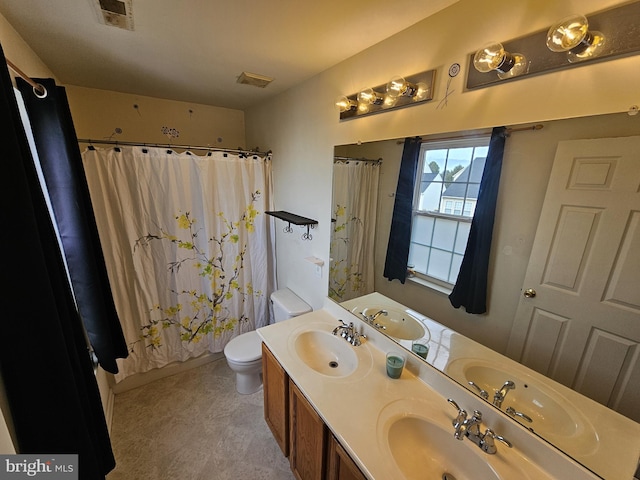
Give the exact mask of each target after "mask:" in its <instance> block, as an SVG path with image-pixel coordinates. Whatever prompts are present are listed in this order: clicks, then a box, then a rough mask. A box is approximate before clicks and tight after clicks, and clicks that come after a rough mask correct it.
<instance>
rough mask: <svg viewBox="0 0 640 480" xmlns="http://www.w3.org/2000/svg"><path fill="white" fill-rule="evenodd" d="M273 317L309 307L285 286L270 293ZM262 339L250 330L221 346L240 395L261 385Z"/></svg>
mask: <svg viewBox="0 0 640 480" xmlns="http://www.w3.org/2000/svg"><path fill="white" fill-rule="evenodd" d="M271 304H272V305H273V320H274V322H281V321H282V320H287V319H289V318H293V317H297V316H298V315H302V314H303V313H307V312H310V311H311V310H312V309H311V307H310V306H309V305H308V304H307V303H305V301H304V300H302V299H301V298H300V297H298V296H297V295H296V294H295V293H293V292H292V291H291V290H289V289H288V288H284V289H282V290H277V291H275V292H273V293H272V294H271ZM261 343H262V340H261V339H260V336H259V335H258V333H257V332H256V331H255V330H253V331H251V332H247V333H243V334H242V335H238V336H237V337H235V338H233V339H232V340H231V341H230V342H229V343H227V345H226V346H225V347H224V356H225V357H227V363H228V364H229V368H231V370H233V371H234V372H236V390H237V391H238V393H241V394H250V393H255V392H257V391H258V390H260V387H262V345H261Z"/></svg>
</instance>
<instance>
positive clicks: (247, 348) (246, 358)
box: [224, 330, 262, 363]
mask: <svg viewBox="0 0 640 480" xmlns="http://www.w3.org/2000/svg"><path fill="white" fill-rule="evenodd" d="M224 355H225V357H227V359H228V360H231V361H232V362H235V363H252V362H257V361H261V359H262V339H261V338H260V335H258V332H256V331H255V330H252V331H251V332H247V333H243V334H242V335H238V336H237V337H235V338H233V339H231V341H230V342H229V343H227V345H226V346H225V347H224Z"/></svg>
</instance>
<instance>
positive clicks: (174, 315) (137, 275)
mask: <svg viewBox="0 0 640 480" xmlns="http://www.w3.org/2000/svg"><path fill="white" fill-rule="evenodd" d="M82 158H83V164H84V168H85V170H86V175H87V181H88V184H89V190H90V193H91V199H92V203H93V206H94V210H95V215H96V221H97V224H98V230H99V233H100V238H101V243H102V244H103V250H104V254H105V261H106V264H107V270H108V273H109V278H110V282H111V284H112V290H113V295H114V299H115V303H116V308H117V310H118V314H119V316H120V319H121V321H122V323H123V325H122V327H123V331H124V334H125V338H126V340H127V344H128V347H129V351H130V354H129V357H128V358H127V359H124V360H120V359H119V360H118V366H119V373H118V374H117V375H116V381H120V380H122V379H124V378H125V377H127V376H129V375H131V374H133V373H139V372H145V371H148V370H151V369H153V368H159V367H163V366H165V365H167V364H169V363H171V362H175V361H184V360H187V359H189V358H192V357H197V356H200V355H202V354H203V353H205V352H221V351H222V350H223V349H224V346H225V345H226V343H227V342H228V341H229V340H231V339H232V338H233V337H234V336H237V335H239V334H240V333H244V332H247V331H250V330H253V329H256V328H258V327H261V326H264V325H267V324H268V323H269V301H268V300H269V294H270V293H271V292H272V291H273V289H274V286H275V268H274V265H275V258H274V255H275V253H274V248H273V243H274V230H273V225H272V222H273V221H272V220H271V219H270V217H269V216H268V215H265V214H264V212H265V211H268V210H272V209H273V208H272V207H273V205H272V198H271V192H272V179H271V159H270V157H269V156H267V157H266V158H262V157H260V156H257V155H237V154H232V153H228V152H209V153H208V154H207V155H206V156H199V155H195V154H193V153H191V152H184V153H176V152H174V151H172V150H166V149H163V148H148V147H116V148H108V149H96V148H93V147H89V148H88V149H87V150H85V151H84V152H83V153H82Z"/></svg>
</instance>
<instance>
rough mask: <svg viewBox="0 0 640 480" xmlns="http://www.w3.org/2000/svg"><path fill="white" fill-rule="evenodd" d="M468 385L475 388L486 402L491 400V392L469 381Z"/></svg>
mask: <svg viewBox="0 0 640 480" xmlns="http://www.w3.org/2000/svg"><path fill="white" fill-rule="evenodd" d="M468 383H469V385H471V386H472V387H473V388H475V389H476V390H477V391H478V394H479V395H480V396H481V397H482V398H484V399H485V400H489V392H487V391H486V390H484V389H482V388H480V387H479V386H478V384H477V383H475V382H472V381H469V382H468Z"/></svg>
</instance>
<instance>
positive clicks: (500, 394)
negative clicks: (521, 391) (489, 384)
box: [493, 380, 516, 408]
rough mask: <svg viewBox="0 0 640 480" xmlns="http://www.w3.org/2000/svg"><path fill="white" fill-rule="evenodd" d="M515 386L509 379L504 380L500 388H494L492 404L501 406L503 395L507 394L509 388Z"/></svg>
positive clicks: (511, 388)
mask: <svg viewBox="0 0 640 480" xmlns="http://www.w3.org/2000/svg"><path fill="white" fill-rule="evenodd" d="M514 388H516V384H515V383H514V382H512V381H511V380H507V381H506V382H504V385H503V386H502V388H501V389H500V390H496V393H495V394H494V395H493V404H494V405H495V406H496V407H498V408H500V407H501V406H502V402H503V401H504V397H506V396H507V393H509V390H513V389H514Z"/></svg>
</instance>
